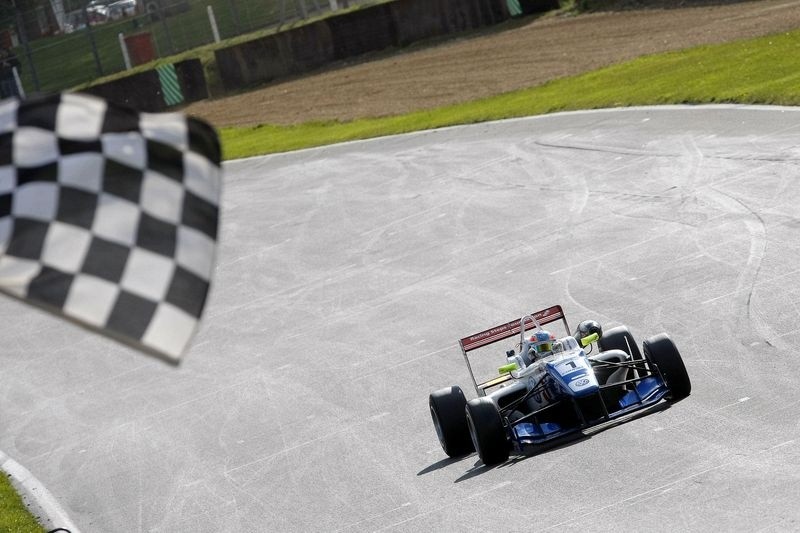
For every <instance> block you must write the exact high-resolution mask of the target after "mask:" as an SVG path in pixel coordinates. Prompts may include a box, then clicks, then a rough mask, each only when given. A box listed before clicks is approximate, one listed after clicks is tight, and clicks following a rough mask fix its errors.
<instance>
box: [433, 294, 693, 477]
mask: <svg viewBox="0 0 800 533" xmlns="http://www.w3.org/2000/svg"><path fill="white" fill-rule="evenodd" d="M558 320H561V321H562V322H563V324H564V328H565V329H566V331H567V336H565V337H560V338H556V337H555V336H554V335H552V334H551V333H550V332H549V331H546V330H545V329H544V328H543V326H544V325H546V324H549V323H551V322H556V321H558ZM526 328H528V331H527V332H526ZM569 331H570V329H569V325H568V324H567V319H566V317H565V316H564V312H563V310H562V308H561V306H559V305H556V306H553V307H549V308H547V309H544V310H542V311H538V312H536V313H533V314H531V315H526V316H524V317H522V318H520V319H518V320H512V321H511V322H507V323H505V324H501V325H499V326H496V327H494V328H491V329H488V330H486V331H482V332H480V333H476V334H474V335H470V336H469V337H465V338H463V339H461V340H460V345H461V351H462V353H463V355H464V360H465V361H466V363H467V369H468V370H469V374H470V377H471V378H472V382H473V384H474V385H475V391H476V392H477V394H478V397H477V398H475V399H472V400H469V401H467V399H466V397H465V396H464V392H463V391H462V390H461V388H460V387H458V386H453V387H447V388H444V389H440V390H438V391H436V392H434V393H432V394H431V395H430V398H429V403H430V411H431V417H432V419H433V425H434V427H435V429H436V434H437V436H438V437H439V442H440V443H441V445H442V448H443V449H444V451H445V453H446V454H447V455H449V456H450V457H458V456H461V455H465V454H467V453H470V452H472V451H473V450H475V451H477V452H478V455H479V456H480V459H481V461H483V463H484V464H486V465H492V464H497V463H502V462H503V461H505V460H507V459H508V457H509V454H510V453H511V452H514V453H525V452H528V451H531V450H534V449H536V447H538V446H541V445H543V444H546V443H552V442H553V441H556V440H557V439H560V438H562V437H567V436H576V435H581V434H582V432H583V431H584V430H586V429H587V428H590V427H593V426H598V425H600V424H605V423H608V422H610V421H613V420H619V419H620V418H621V417H624V416H626V415H630V414H632V413H635V412H636V411H641V410H643V409H646V408H648V407H651V406H653V405H655V404H657V403H658V402H660V401H662V400H665V401H667V402H670V403H674V402H677V401H679V400H682V399H684V398H686V397H687V396H689V394H690V393H691V390H692V385H691V382H690V380H689V375H688V373H687V372H686V367H685V365H684V364H683V360H682V359H681V355H680V353H679V352H678V349H677V348H676V347H675V344H674V343H673V342H672V340H671V339H670V338H669V337H668V336H667V335H666V334H664V333H662V334H660V335H656V336H653V337H650V338H649V339H647V340H645V341H644V342H643V343H642V350H641V351H640V350H639V348H638V346H637V345H636V342H635V341H634V339H633V336H632V335H631V333H630V331H628V329H627V328H626V327H624V326H618V327H615V328H612V329H610V330H608V331H606V332H603V330H602V327H601V326H600V324H598V323H597V322H595V321H593V320H587V321H584V322H581V323H580V325H579V326H578V328H577V330H576V331H575V333H574V334H572V335H569ZM517 334H518V335H519V343H518V344H517V345H516V346H515V347H514V349H511V350H508V351H506V364H505V365H503V366H501V367H499V368H498V373H499V376H496V377H494V378H492V379H490V380H488V381H484V382H482V383H478V382H477V381H476V379H475V374H474V372H473V368H472V365H471V364H470V357H469V356H470V353H472V354H473V355H474V354H475V353H476V352H475V351H476V350H478V349H479V348H485V347H486V346H489V345H492V344H495V343H497V342H501V341H504V340H505V339H508V338H509V337H513V336H515V335H517ZM595 344H596V345H597V349H598V352H599V353H595V354H591V350H592V348H593V345H595ZM482 351H485V350H482Z"/></svg>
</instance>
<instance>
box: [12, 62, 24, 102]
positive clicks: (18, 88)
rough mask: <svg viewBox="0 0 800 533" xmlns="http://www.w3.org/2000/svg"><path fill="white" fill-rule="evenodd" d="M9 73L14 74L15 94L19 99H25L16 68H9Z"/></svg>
mask: <svg viewBox="0 0 800 533" xmlns="http://www.w3.org/2000/svg"><path fill="white" fill-rule="evenodd" d="M11 72H13V73H14V83H16V84H17V94H19V97H20V98H25V89H24V88H23V87H22V80H21V79H20V78H19V71H18V70H17V67H11Z"/></svg>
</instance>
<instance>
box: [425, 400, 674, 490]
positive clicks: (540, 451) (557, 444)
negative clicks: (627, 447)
mask: <svg viewBox="0 0 800 533" xmlns="http://www.w3.org/2000/svg"><path fill="white" fill-rule="evenodd" d="M671 405H672V404H670V403H667V402H661V403H658V404H656V405H653V406H651V407H648V408H646V409H643V410H642V411H638V412H635V413H631V414H630V415H628V416H624V417H620V418H619V419H616V420H610V421H608V422H604V423H602V424H598V425H596V426H593V427H590V428H587V429H584V430H583V431H582V432H580V433H577V434H575V435H571V436H568V437H564V438H563V439H557V440H555V441H553V442H551V443H547V444H543V445H539V446H536V447H531V449H530V450H529V451H527V452H525V453H522V454H519V455H512V456H511V457H510V458H509V459H508V460H507V461H505V462H503V463H500V464H497V465H491V466H486V465H484V464H483V463H482V462H481V461H480V460H477V461H476V462H475V463H474V464H473V465H472V466H471V467H470V468H469V469H468V470H467V471H466V472H465V473H464V474H462V475H461V476H459V477H458V478H456V479H455V480H454V481H453V483H461V482H462V481H466V480H467V479H470V478H473V477H475V476H478V475H481V474H482V473H484V472H488V471H490V470H494V469H495V468H510V467H513V466H514V465H516V464H517V463H520V462H522V461H525V460H526V459H529V458H531V457H536V456H539V455H544V454H546V453H550V452H553V451H556V450H560V449H563V448H566V447H568V446H574V445H576V444H578V443H581V442H583V441H585V440H588V439H590V438H592V437H593V436H594V435H597V434H598V433H602V432H603V431H606V430H608V429H611V428H613V427H616V426H619V425H620V424H624V423H626V422H630V421H631V420H636V419H637V418H641V417H643V416H647V415H650V414H655V413H660V412H662V411H666V410H667V409H669V408H670V407H671ZM473 456H475V453H474V452H473V453H471V454H469V455H463V456H461V457H448V458H446V459H442V460H440V461H437V462H436V463H433V464H432V465H430V466H428V467H425V468H423V469H422V470H420V471H419V472H418V473H417V475H418V476H422V475H424V474H428V473H430V472H433V471H435V470H439V469H441V468H445V467H447V466H449V465H452V464H455V463H458V462H460V461H462V460H464V459H465V458H468V457H473ZM475 457H476V456H475Z"/></svg>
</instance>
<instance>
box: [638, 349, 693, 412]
mask: <svg viewBox="0 0 800 533" xmlns="http://www.w3.org/2000/svg"><path fill="white" fill-rule="evenodd" d="M642 348H644V356H645V358H646V359H647V362H648V363H649V364H650V367H651V368H652V367H653V366H655V367H656V368H657V369H658V372H659V373H660V374H661V377H662V378H663V379H664V383H666V385H667V387H669V392H670V393H669V396H668V397H667V399H668V400H669V401H670V402H679V401H681V400H683V399H684V398H686V397H687V396H689V394H691V392H692V382H691V381H690V380H689V373H688V372H686V365H684V364H683V359H682V358H681V354H680V352H679V351H678V348H677V347H676V346H675V343H674V342H672V339H670V338H669V337H668V336H667V334H666V333H661V334H660V335H656V336H655V337H650V338H649V339H647V340H646V341H644V343H643V344H642Z"/></svg>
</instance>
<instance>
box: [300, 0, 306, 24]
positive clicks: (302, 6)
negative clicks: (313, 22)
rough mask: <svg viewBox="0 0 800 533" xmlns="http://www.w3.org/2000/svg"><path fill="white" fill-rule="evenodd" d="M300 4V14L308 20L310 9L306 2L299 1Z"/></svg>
mask: <svg viewBox="0 0 800 533" xmlns="http://www.w3.org/2000/svg"><path fill="white" fill-rule="evenodd" d="M298 3H299V4H300V14H301V15H302V16H303V19H307V18H308V9H307V8H306V0H298Z"/></svg>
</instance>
